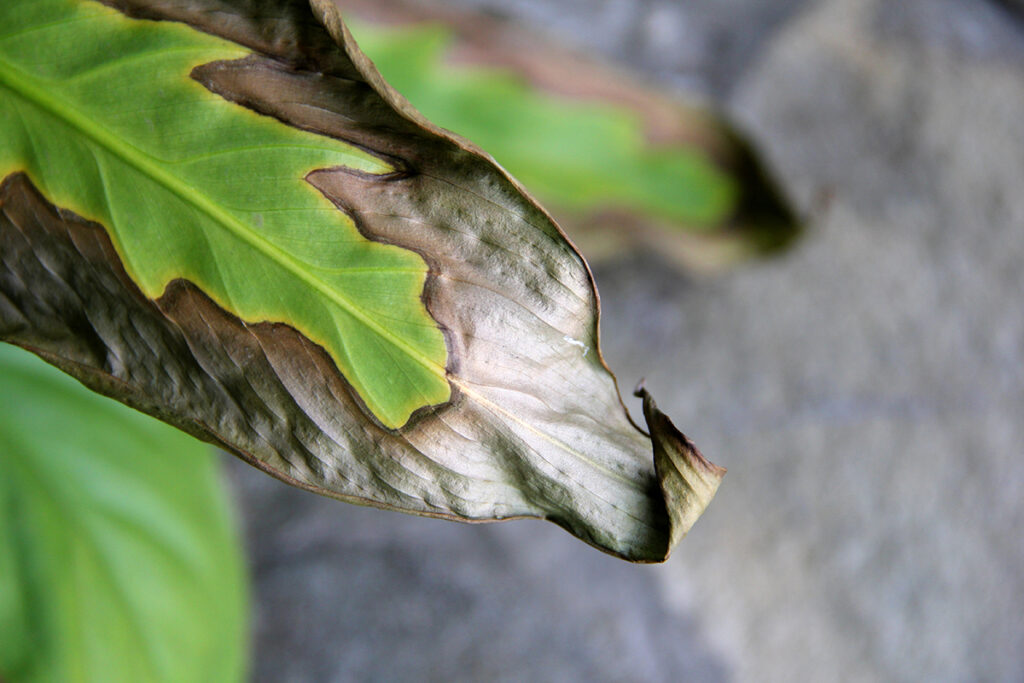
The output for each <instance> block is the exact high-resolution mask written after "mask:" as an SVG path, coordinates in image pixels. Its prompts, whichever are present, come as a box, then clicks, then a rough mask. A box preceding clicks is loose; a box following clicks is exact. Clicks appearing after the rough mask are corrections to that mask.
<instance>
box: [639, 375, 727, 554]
mask: <svg viewBox="0 0 1024 683" xmlns="http://www.w3.org/2000/svg"><path fill="white" fill-rule="evenodd" d="M635 395H636V396H637V397H639V398H642V399H643V411H644V418H645V419H646V420H647V427H648V429H649V430H650V432H651V441H652V443H653V446H654V469H655V473H656V475H657V478H658V485H659V486H660V487H661V492H662V495H663V496H664V498H665V507H666V510H667V513H668V518H669V539H668V548H667V550H666V553H665V558H664V559H668V555H669V553H671V551H672V548H674V547H675V546H676V544H677V543H679V541H681V540H682V539H683V537H684V536H686V534H687V532H689V530H690V528H691V527H692V526H693V525H694V523H695V522H696V521H697V518H698V517H700V516H701V514H703V512H704V509H705V508H707V506H708V504H709V503H710V502H711V499H712V498H714V497H715V492H717V491H718V486H719V484H721V483H722V477H724V476H725V472H726V469H725V468H724V467H719V466H718V465H716V464H714V463H713V462H711V461H709V460H708V459H707V458H705V457H704V456H703V454H701V452H700V451H699V450H698V449H697V447H696V446H695V445H694V444H693V442H692V441H690V439H689V438H687V436H686V435H685V434H683V433H682V432H681V431H679V430H678V429H677V428H676V426H675V425H674V424H672V420H670V419H669V417H668V416H667V415H665V413H663V412H661V411H660V410H658V405H657V404H656V403H655V402H654V399H653V398H652V397H651V394H650V392H648V391H647V389H645V388H644V387H643V381H642V380H641V382H640V384H639V385H637V388H636V392H635Z"/></svg>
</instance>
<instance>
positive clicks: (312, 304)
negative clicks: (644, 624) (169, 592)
mask: <svg viewBox="0 0 1024 683" xmlns="http://www.w3.org/2000/svg"><path fill="white" fill-rule="evenodd" d="M108 5H109V6H108ZM0 131H2V133H3V137H2V143H0V175H2V176H4V178H5V179H4V181H3V185H2V186H0V246H2V252H0V256H2V259H3V270H2V271H0V294H2V296H0V337H2V338H4V339H6V340H8V341H11V342H13V343H16V344H19V345H21V346H24V347H26V348H29V349H31V350H33V351H35V352H36V353H38V354H39V355H41V356H43V357H44V358H46V359H47V360H49V361H50V362H52V363H54V364H56V365H58V366H59V367H61V368H62V369H64V370H66V371H68V372H70V373H71V374H73V375H75V376H76V377H78V378H79V379H81V380H82V381H83V382H85V383H86V384H87V385H88V386H90V387H92V388H94V389H96V390H98V391H101V392H103V393H106V394H108V395H111V396H114V397H116V398H118V399H119V400H121V401H124V402H125V403H128V404H129V405H132V406H134V407H137V408H139V409H141V410H144V411H146V412H149V413H151V414H154V415H156V416H158V417H160V418H161V419H163V420H165V421H168V422H170V423H172V424H174V425H176V426H178V427H180V428H182V429H184V430H186V431H188V432H190V433H192V434H194V435H196V436H198V437H200V438H203V439H206V440H208V441H211V442H214V443H217V444H219V445H222V446H223V447H225V448H227V449H229V450H231V451H232V452H234V453H236V454H237V455H239V456H241V457H243V458H245V459H247V460H248V461H250V462H251V463H253V464H255V465H257V466H258V467H261V468H263V469H265V470H267V471H268V472H271V473H272V474H274V475H275V476H278V477H280V478H281V479H284V480H286V481H289V482H290V483H293V484H295V485H298V486H302V487H305V488H309V489H311V490H315V491H318V492H320V493H324V494H327V495H332V496H335V497H338V498H341V499H343V500H348V501H352V502H360V503H366V504H372V505H378V506H382V507H389V508H394V509H399V510H403V511H407V512H413V513H417V514H424V515H433V516H441V517H449V518H455V519H466V520H491V519H504V518H509V517H521V516H534V517H543V518H547V519H550V520H552V521H555V522H557V523H559V524H561V525H562V526H564V527H566V528H567V529H569V530H570V531H572V532H573V533H574V534H576V535H578V536H579V537H581V538H583V539H584V540H586V541H588V542H590V543H592V544H594V545H596V546H598V547H600V548H602V549H604V550H607V551H608V552H611V553H614V554H617V555H620V556H623V557H627V558H629V559H634V560H642V561H652V560H660V559H664V558H665V557H666V556H667V554H668V552H669V550H670V549H671V545H672V542H673V541H674V540H675V539H677V538H678V537H679V536H680V535H681V534H682V533H685V530H686V529H687V528H689V524H691V523H692V521H693V519H695V517H696V515H697V514H699V512H700V511H701V510H703V508H704V506H705V505H706V504H707V503H708V501H709V500H710V497H711V495H712V494H713V492H714V489H715V487H717V484H718V481H719V479H720V477H721V474H722V471H721V470H720V469H719V468H716V467H714V466H713V465H710V463H708V462H707V461H706V460H704V459H703V458H702V457H701V456H700V454H699V453H698V452H697V451H696V450H695V449H693V448H692V446H691V445H690V444H689V442H688V441H686V439H685V438H684V437H682V436H681V435H679V434H678V432H676V431H675V429H674V427H672V426H671V423H669V422H668V421H667V419H661V417H659V416H660V413H658V412H657V409H656V408H654V407H653V402H652V401H649V400H648V401H647V403H645V416H646V417H647V419H648V423H649V425H650V429H651V430H652V436H653V437H654V439H653V442H652V438H651V437H648V436H647V435H646V434H645V433H644V432H642V431H640V430H638V429H636V428H635V427H634V426H633V425H632V424H631V423H630V421H629V418H628V416H627V414H626V412H625V410H624V408H623V406H622V404H621V400H620V398H619V395H618V391H617V388H616V386H615V381H614V379H613V377H612V375H611V373H610V372H609V371H608V369H607V368H606V367H605V365H604V362H603V360H602V359H601V356H600V352H599V349H598V333H597V323H598V310H597V297H596V292H595V290H594V286H593V282H592V279H591V275H590V272H589V269H588V268H587V266H586V264H585V263H584V262H583V260H582V258H581V257H580V256H579V254H578V252H576V250H575V249H574V248H573V247H572V246H571V245H570V244H569V243H568V242H567V241H566V240H565V238H564V236H563V235H562V234H561V232H560V231H559V230H558V228H557V227H556V226H555V225H554V224H553V222H552V221H551V219H550V218H549V216H548V215H547V214H546V213H545V212H544V211H543V210H542V209H540V208H539V207H538V206H537V205H536V204H535V203H534V202H533V201H532V200H531V199H530V198H529V197H528V196H527V195H526V194H525V192H524V191H523V190H522V188H521V187H520V186H519V185H518V183H516V182H515V181H514V180H512V179H511V178H510V177H509V176H508V175H506V174H505V173H504V172H503V171H502V170H501V169H500V168H499V167H498V166H496V165H495V164H494V162H493V161H492V160H491V159H490V158H489V157H488V156H487V155H486V154H484V153H483V152H481V151H479V150H478V149H477V148H476V147H474V146H473V145H471V144H469V143H467V142H465V141H463V140H462V139H460V138H457V137H456V136H454V135H452V134H449V133H446V132H444V131H442V130H441V129H439V128H437V127H435V126H433V125H432V124H430V123H429V122H427V121H426V119H424V118H423V117H422V116H421V115H420V114H419V113H418V112H416V111H415V110H414V109H412V107H411V106H410V105H408V103H407V102H406V101H405V100H404V99H403V98H402V97H401V96H400V95H398V94H397V93H396V92H395V91H394V90H393V89H391V88H390V86H388V85H387V84H386V83H384V81H383V80H382V79H381V77H380V75H379V74H378V72H377V71H376V69H375V68H374V67H373V65H372V64H371V63H370V62H369V61H368V60H367V59H366V58H365V56H363V54H362V53H361V52H359V50H358V48H356V46H355V44H354V42H353V41H352V39H351V36H350V35H349V34H348V31H347V29H346V28H345V27H344V25H343V23H342V21H341V19H340V16H339V13H338V9H337V8H336V7H335V6H334V5H333V4H332V3H330V2H327V1H326V0H323V1H321V0H314V1H313V2H312V3H311V4H307V3H306V2H301V1H300V0H281V1H277V2H270V1H261V0H117V1H114V0H111V1H110V2H109V3H108V4H100V3H98V2H95V1H94V0H8V1H7V2H6V3H5V4H3V5H2V6H0ZM648 404H649V405H648ZM655 417H657V418H658V419H653V418H655ZM658 444H662V446H661V447H660V448H661V450H662V451H664V453H663V457H662V456H659V457H658V458H652V454H654V455H656V454H657V453H658V452H659V450H658V449H659V446H658ZM666 444H667V446H666ZM658 462H662V463H664V462H670V463H673V466H672V467H671V468H669V469H668V470H667V469H666V468H665V467H664V466H663V464H657V463H658ZM669 470H671V472H670V471H669ZM672 473H675V474H672ZM670 475H671V476H670ZM677 475H679V476H677ZM680 481H681V482H683V483H682V484H680ZM695 482H696V483H698V484H699V485H694V483H695ZM666 501H669V502H670V504H667V503H666Z"/></svg>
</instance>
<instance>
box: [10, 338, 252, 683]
mask: <svg viewBox="0 0 1024 683" xmlns="http://www.w3.org/2000/svg"><path fill="white" fill-rule="evenodd" d="M0 396H3V397H4V401H3V410H0V469H2V471H3V477H0V633H2V634H3V637H2V638H0V678H2V679H3V680H6V681H12V682H13V681H199V680H216V681H232V680H235V681H237V680H241V679H242V677H243V674H244V671H245V659H246V649H247V648H246V635H247V630H248V625H247V615H246V595H245V578H244V571H243V563H242V557H241V552H240V547H239V542H238V538H237V537H236V535H235V530H234V528H233V527H234V525H233V523H232V519H231V515H230V514H229V506H228V501H227V499H226V496H225V495H224V490H223V488H222V486H221V484H220V480H219V477H218V470H217V467H216V464H217V463H216V460H215V458H214V453H213V452H212V451H211V450H210V449H209V448H208V447H204V446H203V445H202V444H199V443H198V442H196V441H194V440H193V439H190V438H188V437H187V436H185V435H183V434H181V433H179V432H176V431H175V430H173V429H170V428H169V427H167V426H165V425H162V424H160V423H159V422H156V421H155V420H152V419H150V418H148V417H145V416H143V415H140V414H138V413H135V412H133V411H131V410H128V409H126V408H124V407H122V406H119V405H117V404H115V403H113V402H111V401H109V400H107V399H104V398H101V397H99V396H96V395H95V394H91V393H90V392H88V391H86V390H85V389H84V388H83V387H81V386H80V385H78V384H77V383H76V382H74V381H72V380H71V379H70V378H68V377H65V376H63V375H61V374H60V373H59V372H57V371H55V370H53V369H52V368H49V367H47V366H46V365H44V364H43V363H42V362H40V361H39V360H38V359H35V358H33V357H32V356H30V355H28V354H27V353H24V352H22V351H19V350H16V349H14V348H13V347H10V346H8V345H3V346H2V347H0Z"/></svg>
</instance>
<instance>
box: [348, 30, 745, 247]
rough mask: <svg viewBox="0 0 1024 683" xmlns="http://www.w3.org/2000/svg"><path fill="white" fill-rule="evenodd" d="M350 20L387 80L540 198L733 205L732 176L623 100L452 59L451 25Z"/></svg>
mask: <svg viewBox="0 0 1024 683" xmlns="http://www.w3.org/2000/svg"><path fill="white" fill-rule="evenodd" d="M350 23H351V24H353V26H352V30H353V34H354V35H355V36H356V38H357V39H358V41H359V45H360V47H362V49H363V50H364V51H365V52H366V53H367V54H368V55H369V56H370V57H371V58H372V59H373V62H374V64H376V65H377V68H379V69H380V71H381V73H382V74H383V75H384V78H385V79H386V80H387V81H388V82H389V83H391V84H392V85H393V86H394V87H395V88H396V89H397V90H398V91H399V92H400V93H402V94H403V95H404V96H405V97H407V98H408V99H409V101H410V102H411V103H412V104H413V105H414V106H415V107H416V108H417V109H419V110H420V111H421V112H422V113H423V114H424V115H425V116H426V117H427V118H428V119H430V120H431V121H433V122H435V123H437V124H438V125H440V126H443V127H445V128H447V129H449V130H452V131H454V132H456V133H458V134H459V135H462V136H464V137H467V138H469V139H470V140H472V141H473V142H475V143H476V144H477V145H479V146H480V147H482V148H483V149H485V150H487V151H488V152H489V153H490V154H492V155H493V156H494V158H495V159H496V160H497V161H498V162H499V163H500V164H502V165H503V166H505V167H506V168H507V169H508V170H509V171H510V172H511V173H512V175H514V176H516V177H517V178H518V179H519V180H520V181H522V182H523V184H524V185H526V187H527V188H529V189H530V190H531V191H533V192H535V193H536V194H537V195H538V196H539V197H540V198H541V200H542V201H543V202H546V203H551V204H554V205H557V206H559V207H562V208H564V209H569V210H573V211H591V210H600V209H604V208H618V209H626V210H631V211H637V212H640V213H644V214H650V215H652V216H656V217H660V218H662V219H666V220H670V221H679V222H682V223H685V224H686V225H687V227H688V228H689V229H691V230H701V229H712V228H717V227H719V226H720V224H721V223H723V222H725V221H726V220H727V219H728V218H729V217H730V216H731V215H732V213H733V212H734V211H735V209H736V202H737V199H738V189H737V187H736V182H735V180H734V179H733V178H732V177H731V176H730V175H729V174H727V173H725V172H723V171H722V170H721V169H719V168H717V167H716V166H715V165H714V164H713V163H712V161H711V160H710V159H709V158H708V157H707V156H705V155H704V154H703V153H702V151H701V150H699V149H697V148H694V147H680V146H662V147H654V146H651V145H650V144H649V143H648V141H647V140H646V138H645V132H644V126H643V123H642V122H641V121H640V120H639V118H638V117H637V116H635V115H633V113H631V112H630V111H629V110H627V109H625V108H623V107H615V106H612V105H609V104H602V103H598V102H593V101H590V102H584V101H572V100H570V99H568V98H564V97H556V96H554V95H551V94H547V93H544V92H541V91H539V90H537V89H535V88H532V87H531V86H529V85H528V84H527V83H525V82H524V81H523V80H522V79H520V78H517V77H515V76H513V75H512V72H510V71H504V70H498V69H495V68H487V67H480V66H470V65H466V64H459V65H458V66H452V65H448V64H445V63H444V61H443V57H444V55H445V53H446V52H447V50H448V47H449V46H450V44H451V43H452V40H453V37H452V34H451V31H450V30H449V29H447V28H446V27H444V26H437V25H429V24H428V25H410V26H402V27H384V26H381V25H374V24H367V23H363V22H350Z"/></svg>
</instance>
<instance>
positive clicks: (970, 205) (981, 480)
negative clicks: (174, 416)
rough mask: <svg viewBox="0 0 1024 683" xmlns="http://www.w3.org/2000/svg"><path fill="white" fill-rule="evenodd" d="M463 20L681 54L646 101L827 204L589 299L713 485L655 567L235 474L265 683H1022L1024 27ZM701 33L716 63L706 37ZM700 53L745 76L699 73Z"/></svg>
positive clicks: (858, 15) (571, 0)
mask: <svg viewBox="0 0 1024 683" xmlns="http://www.w3.org/2000/svg"><path fill="white" fill-rule="evenodd" d="M460 1H461V2H463V3H464V4H475V5H485V4H489V5H491V6H492V7H497V6H499V5H501V7H503V8H504V9H505V11H509V12H511V11H516V12H519V15H520V16H521V17H522V18H524V19H526V20H529V19H530V18H534V19H536V18H537V17H545V16H551V17H553V19H552V20H551V21H550V22H548V24H547V26H548V28H549V29H551V30H557V31H559V32H565V33H571V34H572V35H573V36H575V38H573V39H574V40H577V41H578V42H581V43H587V42H588V41H589V42H591V43H592V42H594V41H597V42H602V41H603V42H606V43H607V46H606V50H607V52H608V54H614V55H617V56H618V57H619V58H621V59H623V60H624V61H632V63H634V64H636V63H638V62H637V55H638V54H641V55H642V54H644V50H646V49H647V48H646V47H645V45H647V44H648V43H646V42H645V41H648V40H654V39H653V38H650V37H649V36H648V37H643V36H644V35H645V34H643V33H642V32H641V33H640V34H636V33H629V31H628V30H626V29H625V28H622V27H623V26H643V25H647V24H645V23H644V22H647V23H648V24H652V25H653V24H656V25H658V26H659V27H661V26H663V25H670V24H672V23H673V22H676V24H675V25H677V28H673V29H671V30H672V31H673V32H674V33H673V34H672V35H671V36H668V37H663V38H658V39H657V40H662V45H663V47H662V48H661V49H659V50H655V51H654V53H656V54H657V59H658V60H661V61H662V62H663V66H661V67H658V69H661V70H662V71H664V72H666V73H667V72H672V73H674V74H675V75H674V76H671V79H674V80H673V82H674V83H676V84H677V85H679V84H682V85H687V83H689V84H690V85H692V86H693V87H694V89H695V90H696V91H697V92H703V93H706V94H711V95H713V96H716V97H718V98H720V99H719V101H720V102H721V104H722V105H723V106H724V107H725V108H726V109H727V110H728V111H730V112H731V113H732V114H733V115H734V116H735V117H736V118H737V119H738V120H740V121H741V122H742V123H743V124H744V125H745V126H746V127H747V128H748V129H749V130H750V131H751V132H752V133H753V135H754V137H755V139H756V140H757V141H758V142H759V143H760V144H761V145H762V146H763V148H764V150H765V152H766V154H767V156H768V158H769V160H770V161H771V163H772V164H773V165H774V166H775V167H776V168H777V169H778V172H779V175H780V178H781V180H782V182H783V183H784V184H785V186H786V187H788V188H789V189H790V191H791V192H792V193H793V195H794V197H795V198H796V199H797V203H798V204H799V205H801V206H804V207H810V206H811V205H812V204H814V201H815V200H814V198H815V197H818V196H821V195H822V194H831V196H832V202H831V204H830V206H829V207H828V209H827V210H824V211H819V212H818V215H817V216H816V219H815V220H814V221H813V222H812V225H811V227H810V230H809V234H808V236H807V238H806V239H805V240H804V241H803V242H802V243H800V244H799V245H798V246H797V247H796V248H795V249H794V250H793V251H791V252H790V253H789V254H787V255H786V256H784V257H782V258H778V259H775V260H773V261H770V262H766V263H760V264H755V265H748V266H746V267H744V268H740V269H737V270H735V271H733V272H730V273H726V274H722V275H717V276H714V277H701V278H698V279H694V278H691V277H687V276H685V275H682V274H679V273H678V272H675V271H673V270H671V269H670V268H668V267H667V266H663V265H661V264H659V263H658V262H657V259H656V258H655V257H653V256H652V257H650V258H641V257H634V258H631V259H628V260H624V261H620V262H617V263H612V264H607V265H604V266H602V267H600V268H599V269H598V271H597V273H596V276H597V281H598V286H599V288H600V290H601V294H602V298H603V301H604V307H605V317H604V323H603V332H604V339H605V345H606V349H605V350H606V355H607V356H608V359H609V363H610V365H611V366H612V367H613V368H614V369H615V370H616V371H617V373H618V375H619V377H620V379H621V381H622V382H623V384H624V385H631V384H632V383H633V382H634V381H635V380H636V379H637V378H639V377H640V376H647V378H648V387H649V388H650V389H651V391H652V393H654V394H655V396H656V397H657V398H658V400H659V403H660V405H661V406H662V408H663V409H665V410H666V412H668V413H669V414H670V415H672V416H673V417H674V418H675V419H676V422H677V423H678V424H679V425H680V426H682V427H683V428H684V429H685V430H686V431H687V432H688V433H689V435H690V436H691V437H693V438H694V440H695V441H696V442H697V443H698V444H699V445H700V446H701V447H702V449H703V450H704V452H705V453H706V454H707V455H708V456H709V457H710V458H711V459H713V460H715V461H716V462H718V463H719V464H722V465H726V466H728V467H729V470H730V472H729V474H728V476H727V477H726V479H725V481H724V483H723V485H722V488H721V490H720V492H719V494H718V497H717V498H716V500H715V501H714V503H713V504H712V505H711V507H710V508H709V510H708V512H707V513H706V515H705V517H704V518H703V519H702V520H701V521H700V522H698V524H697V526H696V527H695V528H694V530H693V532H692V533H691V534H690V537H689V538H687V539H686V540H685V541H684V542H683V543H682V545H681V546H680V548H679V549H678V550H677V554H676V556H674V557H673V559H672V560H671V561H670V562H669V563H667V565H665V566H662V567H634V566H630V565H626V564H624V563H621V562H618V561H616V560H613V559H610V558H607V557H605V556H603V555H601V554H600V553H598V552H597V551H594V550H591V549H590V548H588V547H586V546H584V545H583V544H581V543H579V542H577V541H575V540H574V539H572V538H571V537H570V536H569V535H568V534H565V533H564V532H562V531H560V530H559V529H557V528H555V527H554V526H552V525H545V524H542V523H532V522H514V523H508V524H504V525H492V526H478V527H469V526H463V525H456V524H451V523H446V522H439V521H432V520H423V519H416V518H411V517H405V516H401V515H397V514H394V513H385V512H378V511H373V510H365V509H360V508H354V507H351V506H345V505H342V504H338V503H333V502H332V501H327V500H321V499H317V498H315V497H312V496H309V495H307V494H304V493H301V492H297V491H292V490H290V489H288V488H286V487H284V486H283V485H279V484H277V483H276V482H274V481H272V480H270V479H269V478H266V477H264V476H263V475H261V474H259V473H258V472H255V471H250V470H248V469H244V468H243V467H242V466H237V467H235V466H233V467H231V472H232V476H233V479H234V480H235V481H236V483H237V484H238V486H239V488H240V491H241V493H242V498H243V499H244V509H245V511H246V518H247V520H248V529H249V538H250V544H251V552H252V556H253V561H254V571H255V589H256V594H257V596H258V599H259V604H258V608H257V609H258V617H257V629H256V636H257V644H256V649H255V654H256V679H257V680H266V681H283V680H288V681H325V680H332V681H350V680H351V681H362V680H438V681H442V680H443V681H484V680H487V681H490V680H508V681H535V680H551V681H584V680H585V681H681V680H699V681H705V680H706V681H719V680H725V681H832V680H844V681H860V680H864V681H874V680H885V681H920V680H928V681H1020V680H1024V655H1022V653H1024V306H1022V303H1021V294H1022V292H1024V267H1022V265H1021V264H1022V263H1024V32H1022V29H1021V25H1020V24H1019V23H1017V22H1018V20H1019V17H1018V19H1013V18H1012V17H1013V15H1012V14H1011V13H1010V12H1008V11H1007V9H1006V7H1005V6H1003V5H1001V4H999V3H995V2H992V3H989V2H983V1H982V0H888V1H883V0H822V1H820V2H807V3H802V2H790V1H786V0H778V2H774V1H773V2H756V1H755V0H750V2H740V0H730V2H728V3H714V2H710V0H705V1H704V2H694V3H686V4H684V3H679V4H671V3H659V2H653V1H644V0H635V1H632V2H627V0H608V1H607V2H595V3H593V4H591V3H584V2H577V1H576V0H566V2H565V3H564V5H561V6H560V7H563V9H561V10H555V11H552V10H549V9H544V10H543V11H542V10H540V9H537V8H539V7H542V6H544V3H542V2H541V0H520V2H519V3H515V4H513V3H498V2H489V1H488V0H460ZM1011 4H1012V3H1011ZM585 6H586V7H593V9H591V10H584V7H585ZM726 6H728V7H731V8H734V10H729V11H730V12H731V11H735V15H734V16H733V18H732V19H730V18H729V16H730V15H729V14H728V13H727V12H726V10H725V9H723V8H725V7H726ZM629 7H633V8H634V9H635V12H633V13H630V12H629V11H627V10H628V8H629ZM623 8H625V9H623ZM659 8H662V9H659ZM665 8H667V9H665ZM657 12H663V13H665V14H663V15H662V19H659V20H657V21H655V20H654V19H651V17H652V16H658V15H657V14H656V13H657ZM702 12H704V14H703V15H702V14H701V13H702ZM716 12H718V14H717V15H716V14H715V13H716ZM616 13H618V14H616ZM645 13H646V14H645ZM652 13H653V14H652ZM670 15H671V16H672V17H677V19H670V18H668V17H670ZM713 15H714V16H718V17H720V18H721V20H720V21H718V23H715V22H712V21H711V20H710V19H707V22H706V23H705V24H703V26H715V27H717V28H716V29H715V30H717V31H720V32H721V33H720V35H721V36H726V37H724V38H713V37H712V36H713V35H719V34H714V31H711V33H709V32H708V31H709V29H706V28H704V29H699V27H700V26H702V24H701V23H700V22H699V21H697V20H696V19H694V17H698V16H704V17H711V16H713ZM762 16H764V17H772V19H771V20H770V21H769V20H766V21H765V23H764V24H763V25H758V26H756V27H752V26H751V25H750V23H751V22H752V21H754V18H755V17H762ZM615 17H627V18H628V21H627V20H626V19H622V20H618V19H616V18H615ZM716 21H717V20H716ZM616 27H619V28H616ZM698 29H699V30H701V31H704V33H700V32H699V30H698ZM616 30H622V31H625V32H624V33H622V35H621V37H619V38H615V37H614V34H615V31H616ZM630 30H632V29H630ZM657 30H658V31H661V30H665V31H668V29H663V28H658V29H657ZM602 32H603V33H602ZM637 35H640V36H641V37H640V38H637V37H636V36H637ZM588 36H589V37H588ZM601 36H604V37H603V38H602V37H601ZM702 41H703V42H702ZM714 41H724V43H723V44H727V45H729V44H737V45H739V44H743V45H747V46H748V47H746V48H744V49H743V50H739V49H737V51H735V52H729V49H725V55H726V58H725V61H727V62H729V64H730V66H728V68H726V67H724V66H723V67H721V70H720V71H715V68H713V67H708V68H709V69H710V71H701V70H700V69H699V68H698V67H694V66H693V65H694V64H696V65H700V64H706V63H708V62H709V61H710V60H712V59H713V56H714V55H715V54H716V52H717V48H716V47H715V46H714ZM730 41H732V42H730ZM694 45H696V46H698V47H694ZM701 46H703V47H701ZM673 50H675V52H673ZM744 50H745V51H744ZM652 54H653V53H652ZM693 55H697V56H696V57H694V56H693ZM730 55H732V56H730ZM737 55H739V56H737ZM730 60H732V61H730ZM641 62H642V60H641ZM641 65H642V64H641ZM701 68H703V67H701ZM658 69H654V71H658ZM702 74H703V75H702ZM655 75H657V74H655ZM662 76H663V77H664V74H662ZM724 83H728V87H725V86H723V84H724Z"/></svg>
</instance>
